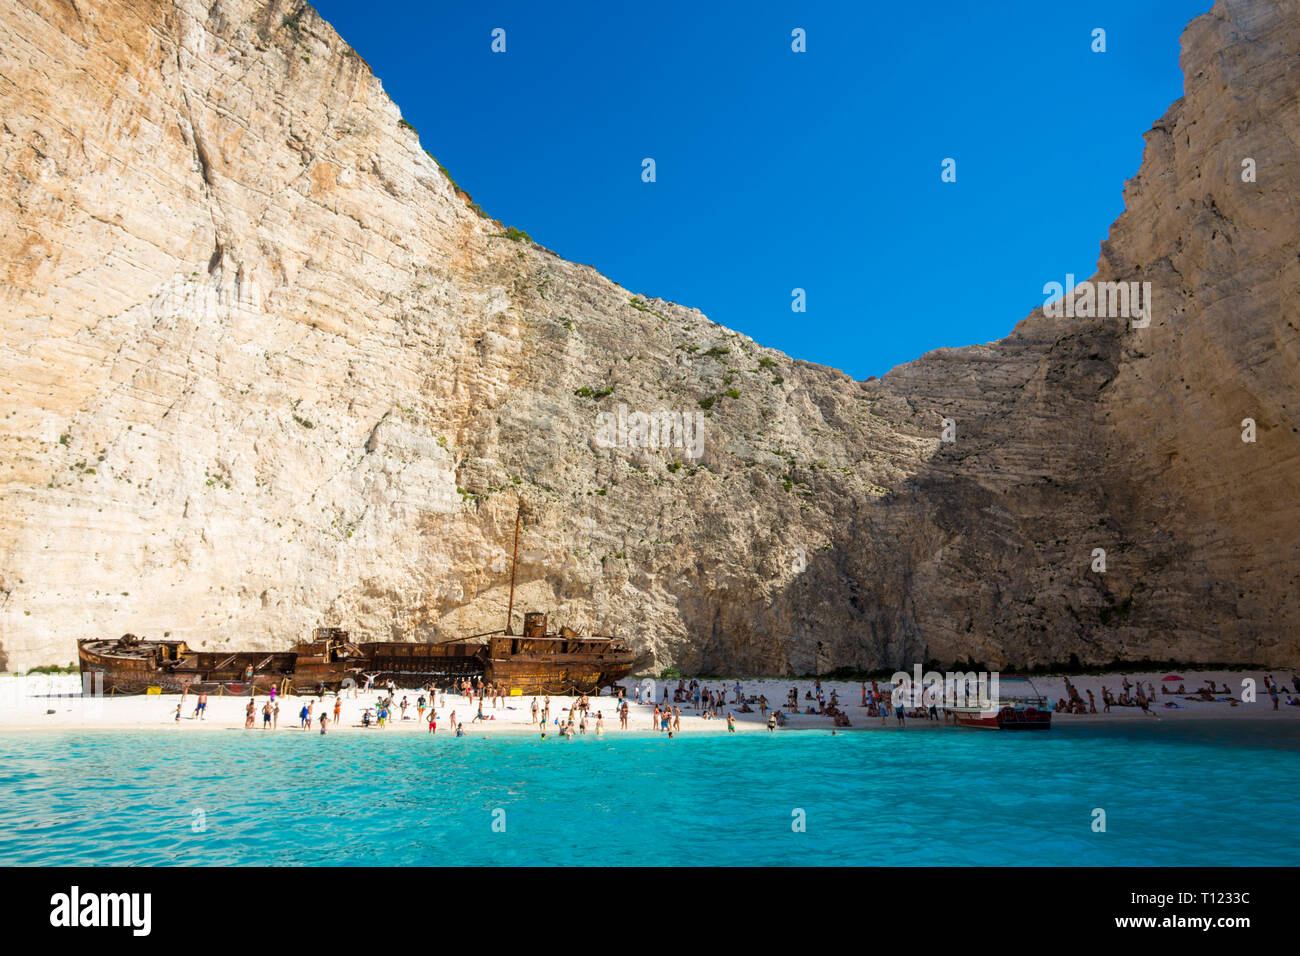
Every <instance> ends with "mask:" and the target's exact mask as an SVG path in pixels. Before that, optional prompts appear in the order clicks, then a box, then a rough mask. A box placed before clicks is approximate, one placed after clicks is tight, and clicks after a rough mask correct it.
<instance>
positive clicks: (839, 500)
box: [0, 0, 1300, 673]
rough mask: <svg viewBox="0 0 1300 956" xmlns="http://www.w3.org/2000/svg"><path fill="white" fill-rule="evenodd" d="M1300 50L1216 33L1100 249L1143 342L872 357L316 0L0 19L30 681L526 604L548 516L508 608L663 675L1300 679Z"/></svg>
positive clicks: (465, 624)
mask: <svg viewBox="0 0 1300 956" xmlns="http://www.w3.org/2000/svg"><path fill="white" fill-rule="evenodd" d="M1297 49H1300V5H1298V4H1297V3H1296V2H1295V0H1290V2H1285V3H1281V4H1275V3H1266V2H1263V0H1258V2H1252V0H1233V2H1224V0H1220V2H1218V3H1217V4H1216V5H1215V7H1214V9H1213V10H1212V11H1211V12H1210V13H1209V14H1207V15H1205V16H1203V17H1200V18H1198V19H1197V20H1195V21H1194V22H1193V23H1192V25H1191V26H1190V27H1189V28H1188V31H1187V33H1186V35H1185V37H1184V53H1183V65H1184V70H1185V73H1186V88H1187V95H1186V96H1185V97H1184V99H1182V100H1180V101H1179V102H1177V103H1176V104H1174V106H1172V107H1171V108H1170V110H1169V112H1168V113H1167V114H1166V116H1165V117H1164V118H1163V119H1162V120H1161V121H1160V122H1159V123H1158V124H1157V125H1156V127H1155V128H1154V129H1153V130H1152V131H1151V132H1150V133H1149V134H1148V136H1147V150H1146V156H1145V158H1144V162H1143V165H1142V169H1141V172H1140V173H1139V175H1138V176H1137V177H1136V178H1135V179H1133V180H1132V181H1131V182H1130V183H1129V184H1128V186H1127V189H1126V203H1127V211H1126V212H1125V213H1124V214H1123V216H1121V217H1120V219H1119V220H1118V221H1117V222H1116V223H1115V225H1114V227H1113V229H1112V232H1111V236H1110V238H1109V239H1108V240H1107V241H1106V243H1104V244H1103V249H1102V256H1101V261H1100V263H1099V273H1098V276H1097V277H1095V278H1096V279H1097V280H1098V281H1102V280H1109V279H1115V280H1123V281H1125V282H1128V281H1135V282H1150V283H1151V288H1152V302H1153V309H1152V313H1151V321H1150V324H1149V326H1148V327H1146V328H1140V329H1134V328H1132V327H1131V322H1130V321H1129V320H1127V319H1122V318H1120V319H1105V320H1102V319H1093V318H1068V319H1067V318H1050V317H1047V316H1044V315H1043V314H1042V312H1041V310H1039V311H1037V312H1035V313H1034V314H1033V315H1031V316H1030V317H1029V318H1028V319H1026V320H1025V321H1024V322H1022V323H1021V324H1020V325H1019V326H1017V327H1016V329H1015V330H1014V332H1013V333H1012V334H1011V335H1010V336H1009V337H1008V338H1007V339H1005V340H1003V341H1001V342H998V343H994V344H991V345H987V346H979V347H974V348H967V349H957V350H940V351H939V352H935V353H931V354H929V355H926V356H924V357H923V358H921V359H919V360H918V361H916V362H913V363H910V364H908V365H905V366H902V367H900V368H898V369H895V370H894V371H893V372H891V373H890V374H889V375H887V376H886V377H885V378H884V379H883V380H880V381H870V382H866V383H862V382H855V381H852V380H851V379H849V378H848V377H847V376H845V375H843V374H841V373H839V372H836V371H834V370H831V369H828V368H823V367H819V366H814V365H810V364H808V363H805V362H800V361H796V360H792V359H790V358H788V357H786V356H784V355H782V354H780V353H778V352H775V351H773V350H770V349H765V348H763V347H761V346H760V345H758V344H756V343H755V342H753V341H752V340H750V339H748V338H747V337H745V336H743V335H740V334H737V333H734V332H731V331H729V330H727V329H725V328H722V327H720V326H717V325H715V324H713V323H711V322H709V321H708V320H707V319H705V317H704V316H702V315H701V314H700V313H699V312H697V311H694V310H691V309H687V308H683V307H681V306H678V305H674V304H672V303H669V302H665V301H659V300H649V301H641V300H639V299H636V298H634V297H633V296H632V295H631V294H630V293H628V292H627V291H626V290H624V289H621V288H619V287H618V286H616V285H614V284H613V283H611V282H609V281H608V280H607V279H605V278H604V277H602V276H601V275H599V274H598V273H596V272H595V271H594V270H592V269H590V268H588V267H585V266H579V265H575V264H573V263H569V262H566V261H564V260H562V259H560V258H558V257H557V256H555V255H554V254H552V253H550V252H548V251H546V250H544V249H541V248H540V247H537V246H534V245H532V244H531V243H530V242H528V241H526V240H520V239H517V238H516V237H513V236H512V234H509V233H507V232H506V231H505V230H504V229H503V228H502V226H501V225H500V224H499V223H496V222H492V221H490V220H487V219H484V218H482V217H480V215H478V213H477V212H476V210H475V208H474V207H473V206H472V204H471V203H470V202H469V201H468V200H467V197H465V196H464V195H463V194H461V193H458V191H457V190H456V189H455V187H454V185H453V184H452V183H451V182H450V180H449V179H448V177H447V176H446V175H445V174H444V173H443V172H442V171H441V169H440V168H439V166H438V164H437V163H436V161H435V160H434V159H433V158H432V157H431V156H430V155H428V154H427V153H426V152H425V150H424V149H423V148H422V146H421V144H420V142H419V140H418V138H417V136H416V134H415V133H414V131H412V130H411V129H410V128H409V127H406V126H404V125H403V124H402V123H401V122H400V120H401V116H400V112H399V110H398V108H397V107H396V106H395V105H394V104H393V103H392V102H391V101H390V100H389V99H388V97H387V96H386V95H385V94H384V92H383V89H382V87H381V86H380V83H379V81H378V80H377V79H375V77H374V76H373V75H372V74H371V72H370V70H369V68H368V67H367V66H366V64H365V63H364V62H363V61H362V60H361V59H360V58H359V57H358V56H357V55H356V54H355V53H354V52H353V51H352V50H351V49H350V48H349V47H348V46H347V45H346V43H344V42H343V41H342V40H341V39H340V38H339V37H338V36H337V35H336V34H335V33H334V31H333V30H332V29H331V28H330V27H329V26H328V24H326V23H325V22H323V21H322V20H321V19H320V18H319V17H318V16H317V15H316V13H315V12H314V11H313V10H312V9H311V8H309V7H304V6H301V5H300V4H299V3H298V2H297V0H272V2H269V3H268V2H255V0H215V2H208V0H204V2H198V0H178V2H176V3H171V2H162V0H158V2H154V3H147V2H141V0H132V2H130V3H128V2H125V0H111V2H105V3H96V4H89V3H85V2H82V0H14V2H11V3H8V4H5V5H4V6H3V7H0V102H2V103H3V106H4V109H3V125H0V160H2V161H3V163H2V165H3V174H2V175H0V224H3V228H2V229H0V272H2V273H3V280H2V282H0V311H2V315H3V323H4V326H3V333H4V335H3V341H2V342H0V443H2V444H0V448H2V449H3V455H2V456H0V577H2V580H0V667H4V668H8V669H15V668H25V667H29V666H32V665H35V664H39V663H49V662H65V661H67V660H69V659H71V658H72V657H73V656H74V654H75V649H74V648H75V639H76V638H78V637H82V636H92V635H96V636H97V635H104V634H109V635H112V634H118V633H122V632H124V631H128V630H129V631H133V632H135V633H140V634H145V635H147V636H151V637H161V636H163V635H164V634H170V635H171V636H173V637H180V638H184V639H186V640H187V641H189V642H191V643H192V644H196V645H203V646H214V647H221V646H231V647H235V646H262V647H271V646H284V645H287V644H289V643H290V642H292V641H293V640H295V639H296V638H298V637H300V636H301V635H303V634H304V633H305V632H306V631H307V630H308V629H309V628H311V627H313V626H316V625H319V624H332V625H340V626H344V627H347V628H350V629H351V630H353V631H354V632H362V633H364V634H366V635H367V636H369V637H372V638H375V639H382V638H388V637H393V638H406V639H430V640H432V639H438V638H446V637H451V636H455V635H460V634H465V633H472V632H476V631H481V630H486V629H489V628H492V627H498V626H500V625H501V624H502V623H504V618H505V604H506V595H507V591H508V586H509V562H508V550H509V548H510V536H511V531H512V529H513V524H514V518H515V514H516V510H517V509H518V508H522V509H523V514H524V534H523V538H522V541H521V545H520V564H519V585H518V595H517V598H516V604H515V607H516V614H518V612H519V610H520V609H525V608H534V607H536V608H541V609H547V610H549V611H551V613H552V615H553V616H552V620H556V619H558V620H561V621H564V622H567V623H569V624H571V625H572V626H575V627H578V628H580V629H593V630H604V631H612V632H615V633H618V634H620V635H621V636H624V637H627V638H628V639H630V640H631V641H632V642H633V644H634V646H635V647H636V648H637V650H638V651H639V652H640V654H641V656H642V662H643V664H644V665H645V666H662V665H666V664H669V663H674V664H678V665H680V666H682V667H684V668H687V669H691V670H696V671H699V670H703V671H706V672H721V671H742V672H763V673H787V672H794V673H807V672H812V671H821V672H824V671H828V670H831V669H833V668H836V667H852V668H862V669H868V668H876V667H884V666H895V665H907V666H910V665H911V664H912V663H913V662H918V661H924V660H928V659H932V658H934V659H938V660H940V661H942V662H943V663H944V664H947V663H948V662H949V661H951V660H953V659H963V660H964V659H966V658H967V657H968V656H970V657H973V658H975V659H976V660H979V661H987V662H989V663H990V664H996V665H1006V664H1008V663H1014V664H1017V665H1025V664H1033V663H1043V662H1049V661H1056V660H1064V659H1066V658H1068V657H1069V655H1070V654H1072V653H1073V654H1077V655H1078V656H1079V657H1080V658H1081V659H1082V660H1084V661H1098V662H1100V661H1107V660H1110V659H1112V658H1114V657H1117V656H1118V657H1124V658H1137V657H1142V656H1151V657H1156V658H1164V657H1179V658H1185V659H1187V660H1189V661H1242V662H1246V661H1252V662H1271V663H1274V664H1285V663H1294V662H1295V661H1296V660H1297V658H1298V657H1300V654H1298V653H1297V638H1296V624H1297V616H1298V615H1300V610H1298V609H1300V601H1297V599H1296V595H1297V594H1298V593H1300V534H1298V533H1297V532H1300V495H1298V494H1297V491H1300V488H1298V487H1297V486H1298V485H1300V477H1298V474H1300V473H1298V472H1297V464H1300V435H1298V434H1297V431H1296V410H1297V407H1300V406H1298V405H1297V402H1298V401H1300V396H1297V383H1300V338H1298V337H1297V329H1296V320H1297V311H1296V303H1295V297H1296V290H1297V289H1298V288H1300V260H1298V255H1297V252H1298V248H1297V232H1298V231H1300V230H1297V222H1300V209H1298V208H1297V205H1298V203H1297V190H1296V186H1295V183H1296V182H1297V181H1300V180H1298V178H1297V174H1298V173H1300V169H1298V168H1297V160H1298V157H1297V143H1300V110H1298V109H1297V91H1298V89H1300V64H1298V63H1297V61H1296V56H1295V51H1296V50H1297ZM430 145H431V147H432V148H433V149H434V150H435V151H436V148H437V144H430ZM1245 158H1251V159H1253V160H1254V161H1255V164H1256V166H1257V170H1258V172H1257V178H1256V181H1254V182H1243V181H1242V177H1241V170H1242V160H1243V159H1245ZM674 412H676V413H681V414H682V415H684V416H685V425H686V426H687V427H684V428H681V429H678V430H676V431H674V430H673V425H674V424H675V423H674V422H673V421H672V420H671V419H669V420H667V422H665V418H664V416H666V415H669V414H671V413H674ZM643 415H644V416H658V417H656V418H655V419H654V437H655V438H656V439H665V440H666V441H655V442H651V441H648V440H647V437H648V436H647V434H646V432H647V428H646V422H645V420H644V419H643V418H642V416H643ZM697 415H698V416H699V420H698V429H699V430H698V432H697V431H695V427H696V426H697V419H696V416H697ZM602 416H604V417H602ZM944 418H948V419H951V420H952V421H953V422H954V423H955V428H956V438H957V440H956V441H955V442H953V443H948V442H944V441H942V440H941V430H942V424H941V422H942V419H944ZM1244 418H1253V419H1254V420H1255V422H1256V423H1257V441H1256V442H1254V443H1249V444H1248V443H1244V442H1242V441H1241V432H1242V425H1241V421H1242V419H1244ZM654 445H657V446H658V447H653V446H654ZM697 453H698V454H697ZM1096 548H1102V549H1104V550H1105V551H1106V572H1105V573H1104V574H1102V573H1097V572H1095V571H1093V570H1091V566H1092V563H1093V550H1094V549H1096ZM516 623H518V621H517V620H516Z"/></svg>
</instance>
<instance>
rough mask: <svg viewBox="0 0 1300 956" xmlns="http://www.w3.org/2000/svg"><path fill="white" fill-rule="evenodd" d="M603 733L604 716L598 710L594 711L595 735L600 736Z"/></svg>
mask: <svg viewBox="0 0 1300 956" xmlns="http://www.w3.org/2000/svg"><path fill="white" fill-rule="evenodd" d="M604 733H605V718H604V716H603V715H602V714H601V712H600V711H596V736H597V737H601V736H603V735H604Z"/></svg>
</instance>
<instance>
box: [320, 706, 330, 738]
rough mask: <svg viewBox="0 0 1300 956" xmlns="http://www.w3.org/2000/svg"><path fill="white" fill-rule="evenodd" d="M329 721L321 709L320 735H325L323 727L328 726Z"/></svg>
mask: <svg viewBox="0 0 1300 956" xmlns="http://www.w3.org/2000/svg"><path fill="white" fill-rule="evenodd" d="M329 722H330V719H329V715H328V714H326V713H325V711H321V715H320V735H321V736H322V737H324V736H325V728H326V726H328V724H329Z"/></svg>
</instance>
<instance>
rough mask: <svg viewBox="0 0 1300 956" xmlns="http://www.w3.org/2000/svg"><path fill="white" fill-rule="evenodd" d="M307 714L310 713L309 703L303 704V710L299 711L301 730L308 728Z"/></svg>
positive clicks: (299, 726)
mask: <svg viewBox="0 0 1300 956" xmlns="http://www.w3.org/2000/svg"><path fill="white" fill-rule="evenodd" d="M307 715H308V711H307V705H306V704H303V705H302V710H300V711H298V728H299V729H300V730H306V729H307V721H308V719H309V718H308V716H307Z"/></svg>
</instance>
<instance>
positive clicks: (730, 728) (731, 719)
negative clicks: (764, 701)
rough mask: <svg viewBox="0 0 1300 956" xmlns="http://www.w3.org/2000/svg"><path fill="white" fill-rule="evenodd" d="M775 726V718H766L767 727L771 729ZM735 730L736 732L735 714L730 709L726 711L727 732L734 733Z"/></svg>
mask: <svg viewBox="0 0 1300 956" xmlns="http://www.w3.org/2000/svg"><path fill="white" fill-rule="evenodd" d="M775 726H776V718H775V717H773V718H771V719H769V720H768V722H767V729H768V730H772V729H773V728H774V727H775ZM735 732H736V715H735V714H734V713H732V712H731V711H727V733H729V734H734V733H735Z"/></svg>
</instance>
